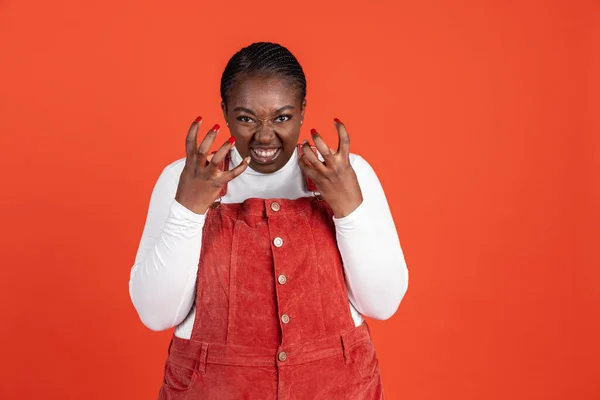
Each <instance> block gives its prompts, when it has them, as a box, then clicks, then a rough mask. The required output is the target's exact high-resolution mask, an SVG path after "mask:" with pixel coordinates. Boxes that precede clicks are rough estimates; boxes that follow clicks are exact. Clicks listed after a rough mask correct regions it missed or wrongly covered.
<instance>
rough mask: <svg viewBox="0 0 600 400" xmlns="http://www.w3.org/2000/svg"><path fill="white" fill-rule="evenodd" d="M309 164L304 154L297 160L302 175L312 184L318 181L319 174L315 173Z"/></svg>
mask: <svg viewBox="0 0 600 400" xmlns="http://www.w3.org/2000/svg"><path fill="white" fill-rule="evenodd" d="M309 163H310V162H309V161H308V160H307V159H306V154H303V155H302V157H300V159H299V160H298V166H299V167H300V169H301V170H302V173H303V174H304V175H305V176H308V177H309V178H310V179H312V180H313V182H316V181H317V180H318V179H319V173H318V172H317V171H315V169H314V168H313V166H312V165H311V164H309Z"/></svg>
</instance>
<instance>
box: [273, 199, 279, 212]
mask: <svg viewBox="0 0 600 400" xmlns="http://www.w3.org/2000/svg"><path fill="white" fill-rule="evenodd" d="M271 210H273V211H275V212H277V211H279V210H281V206H280V205H279V203H277V202H276V201H274V202H273V203H271Z"/></svg>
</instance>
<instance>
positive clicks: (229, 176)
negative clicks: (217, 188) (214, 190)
mask: <svg viewBox="0 0 600 400" xmlns="http://www.w3.org/2000/svg"><path fill="white" fill-rule="evenodd" d="M248 164H250V157H246V158H244V159H243V160H242V162H241V163H240V165H238V166H237V167H235V168H234V169H231V170H229V171H226V172H225V173H224V174H223V181H224V182H223V183H227V182H229V181H231V180H233V179H235V178H237V177H238V176H240V175H241V174H242V172H244V171H245V170H246V168H248Z"/></svg>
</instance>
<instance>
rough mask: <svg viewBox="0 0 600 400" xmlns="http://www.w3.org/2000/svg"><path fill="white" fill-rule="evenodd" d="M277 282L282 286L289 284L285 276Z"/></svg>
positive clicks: (280, 276) (279, 277)
mask: <svg viewBox="0 0 600 400" xmlns="http://www.w3.org/2000/svg"><path fill="white" fill-rule="evenodd" d="M277 282H279V284H280V285H285V283H286V282H287V277H286V276H285V275H279V276H278V277H277Z"/></svg>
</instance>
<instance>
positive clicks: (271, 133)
mask: <svg viewBox="0 0 600 400" xmlns="http://www.w3.org/2000/svg"><path fill="white" fill-rule="evenodd" d="M275 136H276V135H275V129H273V127H272V126H270V124H261V125H260V127H259V128H258V130H257V131H256V133H255V134H254V140H255V141H256V142H258V143H260V144H271V143H273V139H274V138H275Z"/></svg>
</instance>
